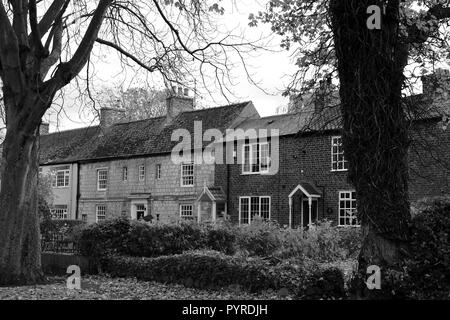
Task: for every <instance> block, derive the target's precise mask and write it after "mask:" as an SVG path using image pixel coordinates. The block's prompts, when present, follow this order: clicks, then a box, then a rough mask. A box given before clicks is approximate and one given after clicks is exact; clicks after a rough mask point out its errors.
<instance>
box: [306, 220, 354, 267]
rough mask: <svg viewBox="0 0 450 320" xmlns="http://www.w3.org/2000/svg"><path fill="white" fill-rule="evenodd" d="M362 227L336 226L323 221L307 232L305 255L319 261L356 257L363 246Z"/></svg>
mask: <svg viewBox="0 0 450 320" xmlns="http://www.w3.org/2000/svg"><path fill="white" fill-rule="evenodd" d="M361 243H362V232H361V229H360V228H354V227H336V226H333V225H332V222H331V221H322V222H320V223H318V224H317V225H315V226H314V227H313V228H311V229H309V230H308V231H306V232H305V241H304V253H305V256H307V257H309V258H311V259H314V260H316V261H319V262H333V261H337V260H347V259H351V258H356V256H357V255H358V253H359V250H360V248H361Z"/></svg>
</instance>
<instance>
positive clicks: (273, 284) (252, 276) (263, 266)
mask: <svg viewBox="0 0 450 320" xmlns="http://www.w3.org/2000/svg"><path fill="white" fill-rule="evenodd" d="M101 264H102V270H103V271H104V272H107V273H109V274H110V275H111V276H113V277H135V278H137V279H139V280H145V281H157V282H162V283H179V284H183V285H185V286H187V287H194V288H201V289H220V288H223V287H227V286H230V285H237V286H240V287H241V288H242V289H245V290H248V291H251V292H258V291H263V290H268V289H272V290H280V289H282V288H286V289H288V290H289V291H290V292H291V293H295V294H296V295H297V296H298V297H301V298H307V299H330V298H334V299H338V298H342V297H343V296H344V295H345V292H344V291H343V287H344V280H343V275H342V272H341V271H340V270H338V269H334V268H331V269H330V268H320V267H318V266H317V265H316V264H314V263H310V264H307V263H303V262H299V261H298V260H297V261H296V262H293V261H289V262H287V261H286V262H284V263H281V264H277V265H275V266H274V265H271V264H270V263H269V262H267V261H265V260H264V259H261V258H242V257H239V256H228V255H225V254H223V253H220V252H217V251H191V252H185V253H183V254H177V255H170V256H161V257H156V258H138V257H125V256H107V257H104V258H103V259H102V260H101Z"/></svg>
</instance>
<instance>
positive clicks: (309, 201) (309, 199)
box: [308, 197, 312, 224]
mask: <svg viewBox="0 0 450 320" xmlns="http://www.w3.org/2000/svg"><path fill="white" fill-rule="evenodd" d="M308 205H309V224H312V222H311V221H312V220H311V218H312V214H311V213H312V198H311V197H309V198H308Z"/></svg>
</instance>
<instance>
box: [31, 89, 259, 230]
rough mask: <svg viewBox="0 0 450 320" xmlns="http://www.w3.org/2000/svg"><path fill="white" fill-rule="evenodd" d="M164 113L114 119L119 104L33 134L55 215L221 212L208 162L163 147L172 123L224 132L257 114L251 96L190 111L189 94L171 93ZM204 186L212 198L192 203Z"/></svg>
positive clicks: (89, 217)
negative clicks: (89, 121) (87, 121)
mask: <svg viewBox="0 0 450 320" xmlns="http://www.w3.org/2000/svg"><path fill="white" fill-rule="evenodd" d="M167 108H168V110H167V115H166V116H163V117H158V118H151V119H147V120H143V121H134V122H125V123H121V122H120V121H119V119H120V114H121V110H116V109H102V110H101V119H100V125H99V126H94V127H89V128H83V129H76V130H69V131H62V132H59V133H52V134H45V135H42V136H41V155H40V168H41V172H42V174H47V173H50V174H51V176H52V181H53V185H52V188H53V193H54V195H55V197H54V202H53V204H52V205H53V208H54V215H55V217H57V218H64V219H82V220H85V221H88V222H96V221H99V220H103V219H106V218H110V217H115V216H120V215H124V216H128V217H130V218H132V219H139V218H145V219H155V220H156V221H168V220H170V219H174V218H180V217H181V218H183V219H198V217H199V216H200V217H203V220H205V219H208V220H211V219H212V217H213V215H214V216H216V212H219V214H220V213H223V212H225V210H226V208H225V198H224V196H223V191H222V190H221V189H220V188H217V189H215V188H214V186H215V184H216V181H215V173H214V171H215V166H214V165H213V164H209V165H206V164H194V163H192V162H186V163H181V164H175V163H174V162H173V161H172V160H171V152H172V149H173V147H174V146H175V145H176V144H177V143H178V141H172V133H173V132H174V130H175V129H178V128H183V129H186V130H188V131H189V132H193V128H194V122H196V121H200V122H201V124H202V128H203V131H206V130H207V129H210V128H215V129H219V130H221V131H225V130H226V129H227V128H232V127H234V126H236V125H238V124H239V123H240V122H242V121H244V120H246V119H249V118H253V117H259V115H258V113H257V111H256V109H255V108H254V106H253V104H252V103H251V102H244V103H239V104H233V105H228V106H224V107H218V108H211V109H203V110H194V109H193V99H192V98H190V97H187V96H184V95H182V96H173V97H170V98H168V100H167ZM205 186H208V187H209V189H210V190H212V191H213V192H214V193H215V195H216V197H217V199H216V200H217V201H214V203H213V202H211V201H207V202H198V201H197V200H198V197H199V195H200V194H201V193H202V191H203V190H204V188H205Z"/></svg>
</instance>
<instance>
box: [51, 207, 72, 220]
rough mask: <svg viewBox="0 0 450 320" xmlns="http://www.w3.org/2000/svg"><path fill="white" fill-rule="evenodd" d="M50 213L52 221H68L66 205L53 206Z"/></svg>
mask: <svg viewBox="0 0 450 320" xmlns="http://www.w3.org/2000/svg"><path fill="white" fill-rule="evenodd" d="M58 211H59V212H58ZM51 213H52V219H53V220H67V219H69V212H68V206H67V205H66V204H62V205H55V206H54V207H53V208H52V210H51ZM57 215H58V216H57ZM59 215H60V216H59Z"/></svg>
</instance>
